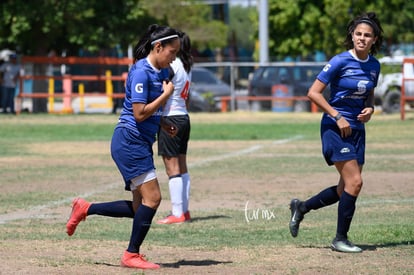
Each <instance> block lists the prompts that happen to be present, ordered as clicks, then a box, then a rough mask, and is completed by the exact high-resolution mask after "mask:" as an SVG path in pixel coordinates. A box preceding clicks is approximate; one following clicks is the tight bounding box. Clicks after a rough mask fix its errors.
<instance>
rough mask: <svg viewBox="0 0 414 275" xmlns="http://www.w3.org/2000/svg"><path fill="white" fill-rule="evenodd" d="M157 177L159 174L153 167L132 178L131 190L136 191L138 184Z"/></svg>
mask: <svg viewBox="0 0 414 275" xmlns="http://www.w3.org/2000/svg"><path fill="white" fill-rule="evenodd" d="M155 178H157V175H156V174H155V170H154V169H152V170H150V171H148V172H146V173H144V174H142V175H140V176H138V177H135V178H133V179H132V180H131V186H130V187H131V191H134V190H135V189H137V187H138V186H140V185H141V184H143V183H146V182H147V181H150V180H153V179H155Z"/></svg>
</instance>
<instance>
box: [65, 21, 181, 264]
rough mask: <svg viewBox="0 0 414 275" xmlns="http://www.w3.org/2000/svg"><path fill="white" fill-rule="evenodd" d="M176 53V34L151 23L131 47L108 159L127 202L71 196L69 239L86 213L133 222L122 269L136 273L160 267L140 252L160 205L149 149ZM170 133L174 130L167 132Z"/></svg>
mask: <svg viewBox="0 0 414 275" xmlns="http://www.w3.org/2000/svg"><path fill="white" fill-rule="evenodd" d="M179 50H180V39H179V37H178V33H177V31H176V30H174V29H172V28H170V27H166V26H158V25H151V26H149V28H148V30H147V32H146V33H145V34H144V36H143V37H142V38H141V39H140V40H139V42H138V44H137V45H136V46H135V49H134V64H133V65H132V67H131V68H130V70H129V73H128V78H127V80H126V86H125V101H124V105H123V110H122V112H121V115H120V118H119V122H118V124H117V126H116V127H115V130H114V134H113V136H112V141H111V155H112V158H113V160H114V161H115V163H116V165H117V167H118V169H119V171H120V172H121V174H122V177H123V179H124V182H125V190H130V191H131V192H132V201H124V200H121V201H113V202H106V203H89V202H87V201H85V200H83V199H81V198H76V199H75V200H74V201H73V204H72V213H71V216H70V218H69V221H68V222H67V224H66V230H67V233H68V235H69V236H71V235H73V233H74V232H75V230H76V227H77V225H78V224H79V223H80V221H82V220H85V218H86V216H89V215H103V216H109V217H127V218H133V223H132V232H131V237H130V241H129V245H128V248H127V249H126V251H125V252H124V254H123V256H122V259H121V265H122V266H125V267H132V268H141V269H157V268H159V267H160V266H159V265H158V264H155V263H151V262H148V261H146V259H145V258H144V256H143V255H142V254H141V253H140V247H141V244H142V242H143V241H144V239H145V236H146V235H147V232H148V230H149V229H150V226H151V222H152V219H153V217H154V215H155V212H156V210H157V208H158V206H159V204H160V202H161V193H160V187H159V184H158V180H157V177H156V174H155V167H154V160H153V151H152V145H153V143H154V142H155V136H156V133H157V131H158V128H159V125H160V118H161V115H162V106H163V105H164V104H165V102H166V101H167V99H168V98H169V97H170V95H171V94H172V93H173V91H174V85H173V83H172V82H170V81H168V67H169V65H170V63H171V62H173V61H174V60H175V58H176V55H177V53H178V51H179ZM168 131H169V134H170V135H175V134H176V131H175V130H174V129H169V130H168Z"/></svg>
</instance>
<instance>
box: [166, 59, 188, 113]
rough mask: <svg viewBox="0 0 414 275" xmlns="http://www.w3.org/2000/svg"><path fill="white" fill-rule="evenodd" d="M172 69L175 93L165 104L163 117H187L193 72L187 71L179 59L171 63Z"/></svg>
mask: <svg viewBox="0 0 414 275" xmlns="http://www.w3.org/2000/svg"><path fill="white" fill-rule="evenodd" d="M171 68H172V69H173V71H174V77H173V78H172V82H173V83H174V92H173V94H172V95H171V96H170V98H169V99H168V101H167V103H166V104H165V107H164V112H163V116H174V115H186V114H188V111H187V107H186V104H185V103H186V100H187V99H188V93H189V91H190V84H191V72H190V73H187V72H186V71H185V69H184V65H183V63H182V62H181V60H180V59H179V58H178V57H177V58H176V59H175V60H174V61H173V62H172V63H171Z"/></svg>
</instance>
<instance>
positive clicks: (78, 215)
mask: <svg viewBox="0 0 414 275" xmlns="http://www.w3.org/2000/svg"><path fill="white" fill-rule="evenodd" d="M90 205H91V204H90V203H89V202H87V201H85V200H84V199H81V198H76V199H74V200H73V202H72V213H71V214H70V217H69V220H68V222H67V223H66V233H68V235H69V236H72V235H73V233H75V230H76V227H77V226H78V224H79V223H80V222H81V221H84V220H85V219H86V216H87V213H88V209H89V206H90Z"/></svg>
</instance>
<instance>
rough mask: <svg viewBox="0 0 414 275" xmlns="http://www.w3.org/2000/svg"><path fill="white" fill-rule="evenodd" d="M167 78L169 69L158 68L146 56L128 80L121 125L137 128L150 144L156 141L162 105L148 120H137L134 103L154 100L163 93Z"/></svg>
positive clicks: (146, 102) (130, 72)
mask: <svg viewBox="0 0 414 275" xmlns="http://www.w3.org/2000/svg"><path fill="white" fill-rule="evenodd" d="M167 78H168V69H161V70H157V69H156V68H154V67H152V66H151V65H150V64H149V62H148V60H147V59H146V58H143V59H140V60H138V61H137V62H135V64H134V65H133V66H132V67H131V69H130V70H129V73H128V78H127V80H126V85H125V100H124V105H123V109H122V112H121V115H120V117H119V122H120V125H124V126H125V127H128V128H130V129H133V130H137V131H138V133H139V134H140V135H141V136H142V137H143V138H144V140H146V141H148V142H149V143H150V144H153V143H154V142H155V136H156V133H157V132H158V128H159V125H160V119H161V116H162V107H160V108H159V109H158V110H157V111H156V112H155V113H154V114H153V115H152V116H150V117H149V118H147V119H146V120H144V121H142V122H137V121H136V120H135V118H134V112H133V110H132V104H133V103H144V104H148V103H151V102H152V101H154V100H155V99H156V98H158V97H159V96H160V95H161V94H162V93H163V89H162V82H163V80H165V79H167Z"/></svg>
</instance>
